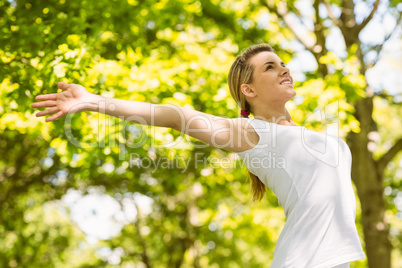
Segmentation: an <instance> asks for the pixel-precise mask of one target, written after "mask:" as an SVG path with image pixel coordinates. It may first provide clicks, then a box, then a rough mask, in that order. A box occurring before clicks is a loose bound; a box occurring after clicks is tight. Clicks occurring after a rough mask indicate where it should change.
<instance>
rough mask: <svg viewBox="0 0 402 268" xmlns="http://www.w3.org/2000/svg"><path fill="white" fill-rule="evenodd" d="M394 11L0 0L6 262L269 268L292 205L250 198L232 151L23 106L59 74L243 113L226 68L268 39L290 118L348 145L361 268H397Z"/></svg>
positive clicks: (358, 5)
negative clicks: (292, 93)
mask: <svg viewBox="0 0 402 268" xmlns="http://www.w3.org/2000/svg"><path fill="white" fill-rule="evenodd" d="M398 2H399V1H397V0H394V1H381V3H380V1H362V0H356V1H352V0H326V1H318V0H317V1H308V0H303V1H266V0H261V1H258V0H252V1H246V0H243V1H235V0H225V1H217V0H200V1H193V0H177V1H145V0H138V1H136V0H108V1H105V0H97V1H95V0H93V1H89V0H69V1H66V0H46V1H43V0H36V1H25V0H8V1H7V0H0V155H1V158H0V208H1V210H0V267H127V268H128V267H269V264H270V262H271V260H272V257H273V253H274V247H275V243H276V241H277V239H278V236H279V234H280V231H281V229H282V227H283V225H284V222H285V216H284V212H283V209H282V208H281V207H279V205H278V202H277V199H276V197H275V196H274V195H273V194H272V192H270V191H268V192H267V195H266V197H265V198H264V200H263V201H262V202H260V203H253V202H251V201H250V186H249V181H248V172H247V169H246V167H245V166H244V165H242V162H241V160H239V159H238V158H237V157H236V156H235V155H234V154H233V153H230V152H228V151H225V150H220V149H216V148H213V147H210V146H205V144H203V143H201V142H199V141H197V140H195V139H192V138H189V137H188V136H183V135H181V133H179V132H177V131H174V130H170V129H166V128H153V127H148V126H142V125H138V124H130V123H127V122H124V121H120V120H118V119H116V118H110V117H107V116H103V115H99V114H97V113H89V112H83V113H80V114H76V115H74V116H72V117H69V118H67V119H68V120H65V118H63V119H60V120H58V121H55V122H52V123H45V121H44V118H36V117H35V116H34V114H35V113H36V112H37V111H34V110H33V109H31V108H30V104H31V103H32V102H34V97H35V96H36V95H39V94H45V93H54V92H57V86H56V84H57V82H58V81H64V82H67V83H79V84H82V85H83V86H85V87H86V88H87V89H88V91H90V92H93V93H97V94H101V95H104V96H108V97H115V98H121V99H126V100H136V101H146V102H151V103H158V104H173V105H178V106H184V107H187V108H189V109H196V110H199V111H202V112H206V113H210V114H214V115H217V116H222V117H229V118H234V117H238V116H239V111H240V110H239V108H238V107H237V106H236V103H235V102H234V101H233V100H232V99H231V97H230V94H229V89H228V85H227V73H228V70H229V68H230V65H231V63H232V62H233V60H234V58H235V56H236V55H237V54H238V53H239V52H240V51H241V50H242V49H244V48H246V47H248V46H250V45H252V44H256V43H261V42H267V43H269V44H271V45H272V46H273V47H274V48H275V49H276V51H277V54H278V55H279V56H280V57H281V59H282V60H283V61H284V62H285V63H286V64H287V65H288V66H289V67H290V68H291V72H292V73H293V74H294V78H295V80H296V81H297V83H296V91H297V95H298V96H296V97H295V98H294V99H293V100H292V101H290V102H289V103H288V106H287V108H288V110H289V112H290V114H291V115H292V118H293V120H294V121H295V122H296V123H297V124H299V125H304V126H306V127H308V128H310V129H316V130H317V131H323V130H325V128H326V126H327V125H329V124H332V123H334V122H335V123H336V124H337V126H338V128H337V129H339V136H340V137H341V138H343V139H345V140H346V141H347V142H348V144H349V147H350V148H351V151H352V154H353V166H352V168H353V170H352V177H353V182H354V187H355V193H356V201H357V209H358V211H357V220H356V224H357V227H358V231H359V235H360V237H361V241H362V245H363V247H364V250H365V252H366V254H367V256H368V258H367V259H365V260H361V261H357V262H354V263H352V264H351V267H352V268H353V267H355V268H357V267H370V268H387V267H394V268H396V267H402V256H401V249H402V245H401V243H400V241H401V232H402V223H401V218H402V212H401V210H402V192H401V191H402V186H401V180H402V157H401V154H400V153H399V152H400V151H401V149H402V140H401V136H402V122H401V121H402V120H401V116H402V110H401V101H402V98H401V93H402V82H401V77H402V71H401V70H402V64H401V62H402V55H401V51H402V50H401V47H402V42H401V27H400V20H401V11H402V4H400V3H398ZM398 25H399V26H398ZM317 114H318V116H312V115H317ZM320 115H321V118H320ZM322 115H325V117H324V118H323V117H322ZM315 117H317V118H318V119H317V118H315ZM182 138H185V139H184V140H182ZM73 141H75V142H73ZM169 142H170V143H172V142H173V144H174V145H173V146H167V144H168V143H169ZM77 145H79V146H77ZM203 145H204V146H203ZM220 159H221V160H222V159H225V162H222V161H221V160H220ZM158 161H159V162H158ZM220 161H221V162H220ZM163 163H164V164H165V165H163Z"/></svg>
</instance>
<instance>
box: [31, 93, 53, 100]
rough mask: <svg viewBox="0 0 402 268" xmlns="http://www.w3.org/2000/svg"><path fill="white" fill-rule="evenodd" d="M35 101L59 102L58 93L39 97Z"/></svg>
mask: <svg viewBox="0 0 402 268" xmlns="http://www.w3.org/2000/svg"><path fill="white" fill-rule="evenodd" d="M35 100H57V93H52V94H44V95H38V96H36V97H35Z"/></svg>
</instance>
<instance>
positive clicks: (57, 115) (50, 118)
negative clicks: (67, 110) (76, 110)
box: [45, 111, 63, 122]
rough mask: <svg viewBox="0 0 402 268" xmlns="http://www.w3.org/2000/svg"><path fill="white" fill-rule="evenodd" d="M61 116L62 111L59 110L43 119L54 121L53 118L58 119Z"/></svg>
mask: <svg viewBox="0 0 402 268" xmlns="http://www.w3.org/2000/svg"><path fill="white" fill-rule="evenodd" d="M62 116H63V112H62V111H59V112H58V113H57V114H55V115H52V116H50V117H48V118H46V120H45V121H46V122H50V121H54V120H57V119H59V118H60V117H62Z"/></svg>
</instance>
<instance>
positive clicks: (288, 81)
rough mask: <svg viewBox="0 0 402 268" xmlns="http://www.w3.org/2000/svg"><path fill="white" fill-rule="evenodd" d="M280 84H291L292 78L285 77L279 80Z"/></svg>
mask: <svg viewBox="0 0 402 268" xmlns="http://www.w3.org/2000/svg"><path fill="white" fill-rule="evenodd" d="M280 84H281V85H291V84H292V80H290V79H289V78H285V79H283V80H282V81H281V82H280Z"/></svg>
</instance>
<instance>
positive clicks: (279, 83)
mask: <svg viewBox="0 0 402 268" xmlns="http://www.w3.org/2000/svg"><path fill="white" fill-rule="evenodd" d="M250 64H252V65H253V66H254V71H253V82H252V83H250V84H248V85H249V87H250V88H252V89H253V91H254V93H255V97H257V96H258V97H257V99H258V100H259V102H260V101H261V102H263V103H275V102H278V103H286V102H287V101H288V100H290V99H292V98H293V97H294V96H296V91H295V90H294V88H293V78H292V77H291V76H290V71H289V69H288V68H287V67H286V66H285V64H284V63H283V62H282V61H281V59H280V58H279V57H278V56H277V55H276V54H275V53H273V52H268V51H264V52H261V53H258V54H257V55H255V56H253V57H252V58H251V59H250Z"/></svg>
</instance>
